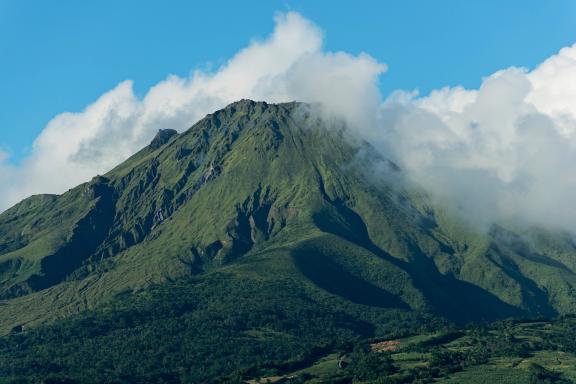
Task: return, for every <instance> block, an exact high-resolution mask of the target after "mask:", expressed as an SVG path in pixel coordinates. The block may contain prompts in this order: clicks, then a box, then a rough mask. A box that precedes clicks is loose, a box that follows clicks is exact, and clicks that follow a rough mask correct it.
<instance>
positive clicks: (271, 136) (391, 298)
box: [0, 100, 576, 332]
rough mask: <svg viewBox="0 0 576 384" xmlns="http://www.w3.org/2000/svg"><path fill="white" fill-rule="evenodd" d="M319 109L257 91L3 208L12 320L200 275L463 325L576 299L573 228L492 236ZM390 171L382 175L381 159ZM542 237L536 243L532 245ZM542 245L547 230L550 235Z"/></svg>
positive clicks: (5, 281)
mask: <svg viewBox="0 0 576 384" xmlns="http://www.w3.org/2000/svg"><path fill="white" fill-rule="evenodd" d="M334 125H336V126H333V127H331V128H326V127H325V124H324V123H323V122H322V121H321V120H320V119H318V118H316V117H315V114H314V113H312V112H311V108H310V107H309V106H307V105H303V104H299V103H286V104H277V105H274V104H266V103H256V102H253V101H249V100H243V101H240V102H237V103H234V104H231V105H230V106H228V107H226V108H225V109H223V110H220V111H217V112H215V113H214V114H211V115H208V116H207V117H206V118H204V119H203V120H201V121H199V122H198V123H196V124H195V125H194V126H193V127H192V128H190V130H188V131H186V132H184V133H182V134H177V133H176V132H175V131H170V130H163V131H160V132H159V134H158V135H157V136H156V138H155V139H154V140H153V141H152V143H151V144H150V145H149V146H148V147H146V148H144V149H142V150H141V151H140V152H138V153H137V154H135V155H134V156H133V157H131V158H130V159H128V160H127V161H126V162H124V163H123V164H121V165H119V166H118V167H117V168H115V169H114V170H112V171H111V172H109V173H107V174H106V175H103V176H98V177H95V178H94V179H93V180H92V181H90V182H89V183H85V184H83V185H80V186H78V187H77V188H74V189H72V190H70V191H68V192H66V193H65V194H63V195H61V196H49V195H43V196H34V197H31V198H29V199H26V200H24V201H23V202H21V203H20V204H18V205H16V206H15V207H13V208H11V209H9V210H8V211H6V212H4V213H2V214H1V215H0V308H2V310H1V311H0V330H2V331H3V332H7V331H9V330H10V329H12V328H13V327H15V326H21V325H24V326H25V327H29V326H33V325H36V324H40V323H43V322H46V321H50V320H53V319H56V318H61V317H63V316H68V315H70V314H74V313H78V312H81V311H83V310H85V309H89V308H97V307H99V306H102V305H104V304H106V303H108V302H110V301H111V300H115V297H117V296H118V295H121V294H126V293H130V292H138V291H141V290H145V289H147V287H150V286H151V285H156V284H166V283H168V282H172V281H178V280H180V279H187V278H189V277H191V276H212V275H213V274H222V273H224V274H226V275H227V276H230V277H231V278H234V279H238V280H239V281H241V280H242V279H255V280H256V281H263V282H265V281H275V280H277V279H288V280H289V281H291V282H293V283H294V284H295V286H298V287H299V289H303V292H306V295H307V296H308V299H310V300H312V301H318V302H324V303H338V304H335V305H338V306H351V308H352V307H353V308H356V309H358V308H363V310H365V311H368V312H369V311H372V310H375V311H376V312H378V313H385V312H389V311H392V312H398V313H407V312H410V311H417V312H421V313H432V314H435V315H440V316H444V317H447V318H449V319H451V320H455V321H470V320H481V319H494V318H499V317H509V316H526V315H530V316H552V315H555V314H557V313H571V312H574V309H575V308H576V295H574V287H575V286H576V274H575V273H574V271H575V269H574V268H576V258H575V257H574V255H576V250H575V248H574V245H573V243H572V241H571V239H570V237H569V236H567V235H564V234H558V233H548V232H544V231H542V230H532V232H533V233H530V234H529V236H528V233H526V232H527V231H518V230H514V229H511V228H504V227H499V226H495V227H494V228H493V229H492V231H491V232H490V233H487V234H482V233H476V232H474V231H473V230H472V229H467V227H466V226H465V225H464V224H462V223H459V222H458V221H457V220H455V219H454V218H453V217H451V216H449V215H447V214H445V213H444V212H443V210H441V209H439V208H438V207H434V206H433V205H432V204H431V203H430V201H429V200H428V199H427V198H426V196H425V195H424V194H423V193H421V192H419V191H409V190H405V189H404V188H403V187H402V183H401V182H400V181H399V180H400V179H401V170H398V169H397V168H396V167H395V166H394V165H393V164H391V163H389V162H387V161H386V160H385V159H382V158H379V157H378V156H376V155H374V151H373V150H372V149H371V148H370V146H369V145H367V144H365V143H361V142H358V141H356V140H354V139H353V138H350V137H348V135H347V132H346V130H345V128H344V127H343V126H339V125H338V124H334ZM374 161H376V162H377V163H378V164H379V166H383V167H385V168H387V169H388V171H387V172H386V174H387V175H386V176H385V177H373V176H372V175H371V174H372V173H373V172H374V168H373V167H372V162H374ZM527 239H529V240H527ZM534 239H536V240H534Z"/></svg>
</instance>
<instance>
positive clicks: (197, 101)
mask: <svg viewBox="0 0 576 384" xmlns="http://www.w3.org/2000/svg"><path fill="white" fill-rule="evenodd" d="M275 21H276V27H275V29H274V32H273V33H272V34H271V35H270V37H269V38H268V39H266V40H264V41H255V42H252V43H251V44H250V45H249V46H248V47H247V48H245V49H242V50H240V51H239V52H238V53H237V54H236V55H235V56H234V57H233V58H232V59H231V60H230V61H228V63H226V64H225V65H224V66H223V67H222V68H220V69H218V70H217V71H216V72H215V73H205V72H202V71H196V72H193V73H192V74H191V76H190V77H189V78H180V77H177V76H169V77H168V78H167V79H166V80H164V81H162V82H160V83H158V84H156V85H155V86H153V87H152V88H150V90H149V91H148V93H147V94H146V95H145V96H144V97H143V98H142V99H139V98H137V97H136V96H135V95H134V92H133V90H132V82H131V81H124V82H122V83H120V84H118V86H116V87H115V88H114V89H112V90H110V91H109V92H107V93H105V94H104V95H102V96H100V97H99V98H98V100H96V101H95V102H94V103H93V104H91V105H89V106H88V107H86V109H85V110H84V111H82V112H79V113H63V114H61V115H58V116H56V117H55V118H54V119H53V120H52V121H50V123H49V124H48V126H47V127H46V128H45V129H44V130H43V131H42V133H41V134H40V136H39V137H38V138H37V139H36V141H35V142H34V145H33V150H32V154H31V155H30V156H29V157H28V158H26V159H25V160H24V161H23V162H22V164H21V165H19V166H18V167H15V168H14V167H10V166H7V165H4V166H2V167H0V196H2V198H1V200H0V209H2V208H6V207H8V206H9V205H11V204H14V203H15V202H17V201H18V200H20V199H21V198H23V197H25V196H28V195H31V194H35V193H60V192H63V191H64V190H66V189H67V188H70V187H73V186H75V185H77V184H79V183H80V182H83V181H87V180H89V179H90V178H91V177H92V176H94V175H95V174H98V173H99V174H102V173H104V172H106V171H107V170H109V169H111V168H112V167H113V166H115V165H116V164H118V163H120V162H121V161H122V160H124V159H126V158H127V157H128V156H130V155H131V154H132V153H134V152H135V151H136V150H138V149H139V148H141V147H142V146H144V145H145V144H147V143H148V142H149V141H150V140H151V138H152V137H153V136H154V134H155V133H156V132H157V131H158V129H161V128H173V129H176V130H179V131H182V130H185V129H187V128H188V127H190V126H191V125H192V124H193V123H194V122H196V121H197V120H199V119H200V118H202V117H203V116H205V115H206V114H208V113H211V112H213V111H214V110H216V109H218V108H222V107H224V106H225V105H227V104H229V103H231V102H233V101H237V100H239V99H242V98H250V99H256V100H267V101H271V102H281V101H292V100H303V101H316V100H317V99H320V100H321V99H322V98H325V97H332V99H331V103H328V104H329V105H332V104H334V105H336V106H337V107H338V108H348V111H349V112H352V111H353V110H356V111H358V110H360V108H361V105H360V103H362V104H364V103H367V102H369V101H370V100H371V99H372V98H373V96H374V94H377V87H376V79H377V77H378V75H379V74H380V73H381V72H382V71H383V70H384V69H385V68H384V66H383V65H381V64H378V63H377V62H376V61H375V60H373V59H372V58H371V57H369V56H368V55H365V54H362V55H359V56H352V55H349V54H346V53H343V52H338V53H324V52H323V51H322V40H323V36H322V32H321V31H320V30H319V29H318V28H317V27H316V26H315V25H314V24H312V23H311V22H310V21H308V20H306V19H305V18H303V17H302V16H300V15H299V14H297V13H294V12H290V13H285V14H278V15H277V16H276V18H275ZM315 84H320V85H321V86H316V85H315ZM333 95H346V97H333ZM355 118H360V116H359V115H357V116H355ZM3 160H5V159H2V158H0V164H6V162H5V161H4V162H3Z"/></svg>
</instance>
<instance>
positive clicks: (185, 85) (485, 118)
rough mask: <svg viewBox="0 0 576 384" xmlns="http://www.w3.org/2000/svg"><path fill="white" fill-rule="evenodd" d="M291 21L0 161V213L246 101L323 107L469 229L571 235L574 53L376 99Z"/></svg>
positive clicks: (366, 65)
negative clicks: (513, 224)
mask: <svg viewBox="0 0 576 384" xmlns="http://www.w3.org/2000/svg"><path fill="white" fill-rule="evenodd" d="M322 43H323V34H322V31H320V30H319V29H318V27H316V26H315V25H314V24H312V23H311V22H310V21H308V20H306V19H305V18H303V17H302V16H300V15H299V14H297V13H293V12H290V13H285V14H279V15H277V16H276V27H275V29H274V31H273V33H272V34H271V35H270V36H269V37H268V38H267V39H266V40H264V41H255V42H252V43H251V44H249V46H248V47H246V48H245V49H242V50H240V51H239V52H238V53H237V54H236V55H235V56H234V57H233V58H232V59H230V60H229V61H228V62H227V63H226V64H225V65H224V66H223V67H221V68H219V69H218V70H217V71H215V72H213V73H207V72H203V71H196V72H193V73H192V74H191V75H190V76H189V77H187V78H181V77H177V76H169V77H167V78H166V80H164V81H162V82H160V83H158V84H156V85H155V86H154V87H152V88H150V90H149V91H148V93H147V94H146V95H145V96H144V97H143V98H141V99H140V98H138V97H136V96H135V95H134V92H133V90H132V83H131V82H130V81H125V82H122V83H120V84H119V85H118V86H117V87H115V88H114V89H112V90H110V91H109V92H107V93H106V94H104V95H102V96H101V97H99V98H98V100H96V101H95V102H94V103H93V104H91V105H89V106H88V107H87V108H86V109H85V110H84V111H82V112H79V113H63V114H61V115H59V116H57V117H55V118H54V119H53V120H52V121H51V122H50V123H49V124H48V126H47V127H46V128H45V129H44V131H43V132H42V134H41V135H40V136H39V137H38V138H37V140H36V141H35V143H34V146H33V150H32V154H31V155H30V156H29V157H28V158H27V159H25V160H24V161H23V162H22V164H21V165H18V166H11V165H8V163H7V162H6V159H5V155H2V154H0V196H1V197H2V198H1V199H0V209H1V208H5V207H7V206H9V205H10V204H13V203H15V202H16V201H17V200H19V199H21V198H22V197H25V196H27V195H30V194H33V193H41V192H53V193H54V192H62V191H64V190H66V189H67V188H69V187H72V186H75V185H77V184H78V183H80V182H82V181H85V180H89V179H90V178H91V177H92V176H94V175H95V174H97V173H100V174H101V173H104V172H106V171H107V170H109V169H111V168H112V167H113V166H114V165H116V164H118V163H119V162H121V161H122V160H124V159H125V158H127V157H128V156H129V155H131V154H132V153H134V152H135V151H136V150H137V149H139V148H140V147H142V146H144V145H145V144H146V143H147V142H149V141H150V139H151V138H152V137H153V135H154V134H155V133H156V131H157V130H158V129H160V128H174V129H177V130H180V131H182V130H184V129H186V128H188V127H189V126H191V125H192V124H193V123H194V122H195V121H197V120H198V119H200V118H202V117H203V116H204V115H205V114H207V113H211V112H213V111H214V110H216V109H218V108H221V107H223V106H225V105H226V104H228V103H230V102H233V101H237V100H239V99H242V98H250V99H255V100H266V101H270V102H282V101H291V100H300V101H306V102H320V103H322V104H323V106H324V107H325V108H324V110H325V111H326V112H328V113H332V114H338V115H339V116H340V117H344V118H345V119H346V120H347V121H348V123H349V125H350V127H351V129H352V130H353V131H354V132H356V134H357V135H359V136H360V137H362V138H364V139H366V140H368V141H370V142H372V143H373V144H374V145H375V146H376V148H378V149H380V150H381V151H382V152H383V154H384V155H385V156H389V157H392V158H393V159H394V160H395V161H396V162H397V163H399V165H400V166H401V167H402V168H403V169H404V171H405V174H406V177H407V179H408V180H410V181H412V182H415V183H417V184H419V185H421V186H424V187H425V188H426V189H427V190H428V191H429V192H430V193H431V194H432V195H433V196H434V197H435V198H436V199H438V200H440V201H442V202H449V204H450V205H451V206H453V207H460V210H461V212H463V213H464V214H465V215H466V216H467V217H471V218H473V220H474V221H476V222H481V223H490V222H493V221H494V220H519V221H521V222H526V223H529V224H537V225H546V226H560V227H562V228H566V229H569V230H571V231H576V204H574V203H573V198H572V195H573V192H574V191H576V172H575V167H574V164H576V102H575V101H576V45H575V46H573V47H568V48H564V49H562V50H561V51H560V52H559V53H558V54H557V55H554V56H552V57H550V58H549V59H547V60H546V61H544V62H543V63H542V64H541V65H540V66H538V67H537V68H535V69H534V70H532V71H528V70H526V69H523V68H508V69H505V70H502V71H499V72H497V73H494V74H493V75H491V76H489V77H487V78H486V79H484V81H483V83H482V85H481V87H480V88H479V89H472V90H469V89H464V88H462V87H453V88H450V87H446V88H442V89H439V90H436V91H433V92H431V94H430V95H427V96H424V97H420V96H419V95H418V94H417V93H415V92H403V91H398V92H396V93H394V94H392V95H391V96H390V97H388V98H387V99H386V100H383V97H382V95H381V94H380V93H379V90H378V80H379V76H380V74H382V73H383V72H384V71H385V70H386V67H385V65H383V64H381V63H378V62H377V61H376V60H374V59H373V58H372V57H370V56H369V55H367V54H360V55H350V54H348V53H345V52H325V51H323V47H322Z"/></svg>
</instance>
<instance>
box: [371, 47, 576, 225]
mask: <svg viewBox="0 0 576 384" xmlns="http://www.w3.org/2000/svg"><path fill="white" fill-rule="evenodd" d="M575 100H576V46H573V47H570V48H564V49H562V50H561V51H560V53H559V54H558V55H555V56H553V57H551V58H549V59H548V60H546V61H545V62H544V63H542V64H541V65H540V66H539V67H537V68H536V69H534V70H533V71H527V70H526V69H520V68H509V69H506V70H503V71H499V72H497V73H495V74H493V75H491V76H489V77H488V78H486V79H484V81H483V83H482V85H481V87H480V89H478V90H464V89H463V88H461V87H456V88H445V89H442V90H440V91H436V92H432V93H431V95H429V96H427V97H423V98H417V97H415V96H414V95H409V94H403V95H400V96H396V97H395V98H393V99H389V100H388V101H387V102H386V103H385V106H384V114H383V115H384V117H385V119H384V120H385V121H386V122H388V123H389V124H388V125H387V126H383V127H382V129H383V130H384V131H385V132H386V134H385V135H384V137H386V138H387V140H386V143H385V144H386V148H388V154H390V153H393V155H394V157H395V159H396V161H398V162H399V163H400V165H401V166H402V167H403V168H404V169H405V170H406V172H407V174H408V176H409V178H410V179H411V180H413V181H415V182H417V183H418V184H420V185H423V186H424V187H425V188H427V189H428V190H429V191H431V192H432V193H433V195H434V196H435V197H437V198H439V199H441V200H442V201H443V202H445V203H446V204H447V205H451V206H459V207H460V208H461V210H462V212H463V213H464V214H465V215H466V216H467V217H470V218H472V219H473V220H474V221H477V222H480V223H485V224H486V223H490V222H493V221H495V220H515V221H520V222H523V223H528V224H531V225H543V226H548V227H550V226H552V227H561V228H564V229H568V230H570V231H576V204H575V203H574V201H573V197H572V196H573V193H574V191H576V167H575V164H576V136H575V135H576V125H575V123H576V103H574V101H575Z"/></svg>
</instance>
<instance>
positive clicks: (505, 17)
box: [0, 0, 576, 162]
mask: <svg viewBox="0 0 576 384" xmlns="http://www.w3.org/2000/svg"><path fill="white" fill-rule="evenodd" d="M200 4H202V5H200ZM287 10H294V11H297V12H299V13H301V14H302V15H304V16H305V17H307V18H309V19H310V20H312V21H314V22H315V23H316V24H317V25H318V26H319V27H320V28H322V30H323V31H324V32H325V47H326V49H327V50H331V51H336V50H343V51H347V52H350V53H353V54H356V53H359V52H362V51H364V52H367V53H369V54H370V55H372V56H373V57H374V58H376V59H377V60H378V61H379V62H383V63H386V64H388V66H389V71H388V72H387V73H386V74H385V75H384V76H382V78H381V81H380V87H381V89H382V91H383V93H384V94H387V93H389V92H390V91H392V90H395V89H415V88H418V89H420V90H421V92H422V93H427V92H429V91H430V90H431V89H435V88H440V87H443V86H446V85H458V84H461V85H464V86H466V87H477V86H478V85H479V84H480V81H481V79H482V77H484V76H487V75H489V74H491V73H492V72H494V71H496V70H498V69H502V68H506V67H508V66H511V65H516V66H526V67H529V68H531V67H533V66H534V65H536V64H538V63H540V62H541V61H542V60H544V59H545V58H547V57H549V56H550V55H552V54H554V53H555V52H556V51H557V50H558V49H560V48H561V47H564V46H568V45H571V44H573V43H574V42H576V2H575V1H572V0H565V1H564V0H550V1H542V0H540V1H536V0H524V1H517V0H507V1H496V0H491V1H464V0H461V1H457V0H450V1H449V0H444V1H428V0H420V1H414V0H412V1H410V0H408V1H406V0H404V1H360V0H357V1H354V2H334V1H248V0H245V1H242V2H233V1H229V2H222V1H210V2H208V1H205V2H202V3H201V2H192V1H170V0H163V1H131V0H124V1H107V0H100V1H92V2H88V1H72V0H59V1H50V2H49V1H41V0H38V1H29V0H0V127H1V128H0V149H3V150H4V151H8V152H9V153H10V154H11V156H12V158H11V159H12V161H14V162H17V161H18V160H19V159H21V158H22V157H24V156H25V155H26V154H27V153H28V151H29V150H30V146H31V143H32V142H33V140H34V138H35V137H36V136H37V135H38V134H39V133H40V132H41V131H42V129H43V128H44V127H45V126H46V123H47V122H48V121H50V119H51V118H53V117H54V116H56V115H57V114H59V113H61V112H64V111H80V110H82V109H83V108H84V107H85V106H86V105H88V104H90V103H91V102H93V101H94V100H95V99H96V98H97V97H98V96H100V95H101V94H102V93H103V92H105V91H107V90H110V89H111V88H113V87H114V86H116V85H117V84H118V83H119V82H121V81H123V80H125V79H132V80H134V81H135V85H134V86H135V91H136V93H137V94H140V95H141V94H144V93H145V92H146V90H147V89H148V88H149V87H150V86H151V85H153V84H156V83H157V82H158V81H160V80H162V79H164V78H165V77H166V76H167V75H168V74H177V75H180V76H186V75H187V74H188V73H189V72H190V70H192V69H195V68H204V69H205V68H213V69H216V68H217V67H218V66H220V65H222V64H223V63H225V62H226V60H227V59H229V58H230V57H232V56H233V55H234V53H235V52H237V51H238V49H240V48H242V47H245V46H246V45H247V44H248V43H249V42H250V40H251V39H254V38H264V37H266V36H267V35H268V34H269V33H270V32H271V31H272V29H273V27H274V22H273V15H274V13H275V12H276V11H287Z"/></svg>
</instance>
